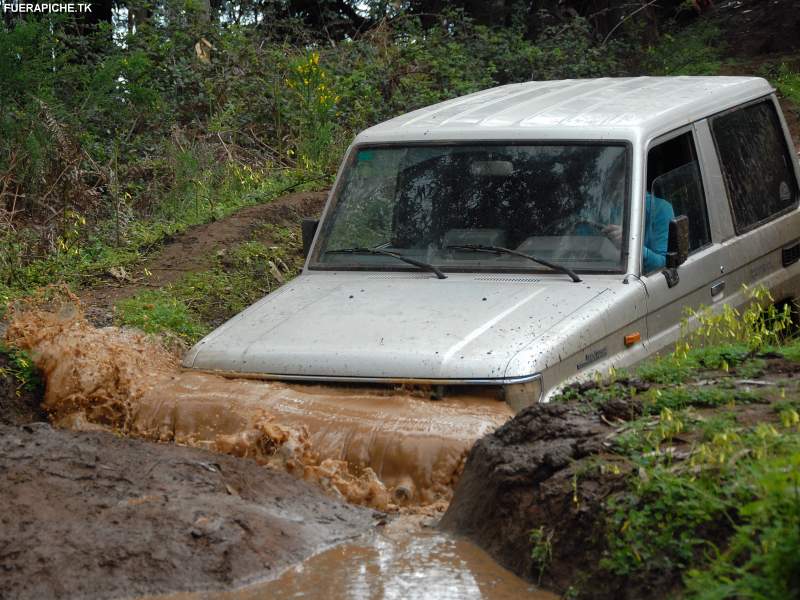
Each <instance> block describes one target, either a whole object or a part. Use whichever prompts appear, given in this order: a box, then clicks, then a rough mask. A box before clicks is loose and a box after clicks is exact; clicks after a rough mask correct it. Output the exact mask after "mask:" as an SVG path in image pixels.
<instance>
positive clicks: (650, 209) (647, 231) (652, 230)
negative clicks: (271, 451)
mask: <svg viewBox="0 0 800 600" xmlns="http://www.w3.org/2000/svg"><path fill="white" fill-rule="evenodd" d="M644 201H645V205H644V248H643V249H642V263H643V268H644V272H645V273H651V272H653V271H657V270H658V269H663V268H664V266H665V265H666V264H667V242H668V241H669V222H670V221H671V220H672V219H673V218H674V217H675V211H674V210H673V208H672V204H670V203H669V202H667V201H666V200H664V199H663V198H659V197H658V196H653V194H651V193H650V192H647V194H646V195H645V200H644ZM601 232H602V234H603V235H604V236H606V237H607V238H608V239H609V240H611V242H612V243H613V244H614V245H615V246H616V247H617V248H619V247H620V245H621V243H622V227H620V226H619V225H606V226H605V227H603V229H602V230H601Z"/></svg>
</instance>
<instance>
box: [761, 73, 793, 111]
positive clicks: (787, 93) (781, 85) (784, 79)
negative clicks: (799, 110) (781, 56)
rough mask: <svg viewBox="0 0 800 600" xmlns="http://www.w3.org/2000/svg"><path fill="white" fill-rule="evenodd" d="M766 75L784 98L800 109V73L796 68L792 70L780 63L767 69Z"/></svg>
mask: <svg viewBox="0 0 800 600" xmlns="http://www.w3.org/2000/svg"><path fill="white" fill-rule="evenodd" d="M764 75H765V76H766V77H767V78H768V79H769V80H770V81H771V82H772V84H773V85H774V86H775V87H776V88H777V89H778V92H780V94H781V95H782V96H783V97H784V98H787V99H788V100H790V101H791V102H792V103H793V104H794V105H795V106H797V107H800V71H798V70H797V68H796V67H795V68H792V67H790V66H789V65H788V64H786V63H780V64H779V65H776V66H771V67H769V68H767V70H766V73H764Z"/></svg>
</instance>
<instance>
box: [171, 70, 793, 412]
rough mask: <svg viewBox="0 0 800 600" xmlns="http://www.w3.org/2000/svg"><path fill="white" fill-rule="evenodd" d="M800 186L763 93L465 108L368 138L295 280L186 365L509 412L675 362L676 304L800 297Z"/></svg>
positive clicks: (689, 84)
mask: <svg viewBox="0 0 800 600" xmlns="http://www.w3.org/2000/svg"><path fill="white" fill-rule="evenodd" d="M799 180H800V169H798V164H797V156H796V154H795V152H794V150H793V147H792V144H791V139H790V136H789V133H788V130H787V128H786V123H785V122H784V120H783V117H782V115H781V111H780V107H779V105H778V102H777V100H776V98H775V94H774V90H773V89H772V88H771V87H770V86H769V84H768V83H767V82H766V81H764V80H763V79H760V78H751V77H668V78H650V77H642V78H631V79H595V80H583V81H581V80H568V81H548V82H531V83H522V84H515V85H508V86H503V87H499V88H494V89H490V90H486V91H483V92H479V93H476V94H472V95H469V96H465V97H463V98H457V99H455V100H451V101H448V102H444V103H441V104H437V105H435V106H431V107H428V108H424V109H421V110H418V111H415V112H412V113H409V114H406V115H403V116H400V117H397V118H395V119H392V120H390V121H387V122H385V123H382V124H380V125H377V126H375V127H372V128H370V129H368V130H366V131H364V132H362V133H361V134H360V135H358V137H357V138H356V139H355V141H354V143H353V144H352V146H351V147H350V149H349V150H348V152H347V155H346V158H345V160H344V163H343V165H342V168H341V170H340V172H339V175H338V178H337V180H336V184H335V187H334V189H333V191H332V193H331V195H330V198H329V201H328V204H327V206H326V209H325V212H324V214H323V217H322V220H321V222H320V224H319V227H318V228H317V227H316V223H306V224H305V227H304V229H305V233H306V235H307V239H306V242H307V245H308V247H309V256H308V260H307V263H306V266H305V269H304V271H303V273H302V274H301V275H300V276H299V277H297V278H296V279H295V280H294V281H292V282H290V283H288V284H287V285H285V286H284V287H283V288H281V289H280V290H278V291H277V292H276V293H273V294H271V295H269V296H267V297H266V298H264V299H263V300H261V301H259V302H258V303H256V304H255V305H253V306H252V307H250V308H249V309H247V310H246V311H244V312H243V313H241V314H240V315H238V316H236V317H235V318H233V319H232V320H231V321H229V322H228V323H226V324H225V325H223V326H222V327H220V328H219V329H217V330H216V331H214V332H213V333H211V334H210V335H209V336H208V337H206V338H205V339H204V340H202V341H201V342H200V343H199V344H197V346H196V347H195V348H194V349H193V350H192V351H191V352H190V353H189V355H188V356H187V358H186V363H185V364H186V366H188V367H193V368H197V369H203V370H209V371H217V372H220V371H221V372H225V373H231V374H246V375H248V376H251V377H252V376H256V377H263V378H274V379H284V380H301V381H316V382H319V381H325V382H331V383H335V382H369V383H375V384H384V383H392V384H394V383H397V382H402V383H414V384H425V385H431V386H436V388H435V389H436V390H438V391H439V393H447V389H448V386H463V385H470V386H490V387H491V388H492V389H495V390H498V392H500V393H503V394H504V397H505V398H506V400H507V401H508V402H509V403H510V404H511V405H512V406H513V407H514V408H515V409H519V408H521V407H523V406H525V405H527V404H530V403H531V402H535V401H537V400H540V399H543V398H546V397H547V396H548V394H549V393H551V392H552V391H553V390H554V389H556V388H557V387H558V386H560V385H562V384H563V383H564V382H567V381H570V380H573V379H576V378H580V377H583V376H585V375H587V374H590V373H592V372H595V371H597V370H603V371H605V370H607V369H608V368H609V367H611V366H615V367H621V366H628V365H632V364H634V363H636V362H638V361H640V360H642V359H643V358H644V357H646V356H648V355H650V354H652V353H654V352H657V351H659V350H662V349H664V348H667V347H669V346H670V345H671V344H673V343H674V342H675V340H676V339H677V337H678V335H679V322H680V320H681V318H682V316H683V314H684V309H685V308H686V307H687V306H692V307H698V306H699V305H701V304H705V305H711V306H719V305H721V304H722V303H730V304H733V305H740V304H742V303H744V302H745V300H746V298H745V297H744V296H743V293H742V291H741V288H742V284H743V283H747V284H763V285H764V286H766V287H767V288H769V289H770V290H771V291H772V293H773V295H774V297H775V298H776V299H779V300H780V299H786V298H794V297H795V296H797V295H798V290H800V263H798V257H799V255H800V246H798V238H799V237H800V211H798V199H799V198H800V195H799V193H798V189H799V187H800V186H799V185H798V181H799ZM315 229H316V233H315V234H314V230H315ZM311 235H313V243H312V242H311ZM439 386H441V387H439Z"/></svg>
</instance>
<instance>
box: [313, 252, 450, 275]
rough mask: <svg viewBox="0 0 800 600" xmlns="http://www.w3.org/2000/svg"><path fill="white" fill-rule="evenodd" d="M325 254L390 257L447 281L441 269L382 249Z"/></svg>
mask: <svg viewBox="0 0 800 600" xmlns="http://www.w3.org/2000/svg"><path fill="white" fill-rule="evenodd" d="M325 254H379V255H381V256H391V257H392V258H396V259H397V260H402V261H403V262H405V263H408V264H410V265H414V266H415V267H418V268H420V269H422V270H423V271H430V272H431V273H435V274H436V277H438V278H439V279H447V275H445V274H444V273H442V271H441V269H439V268H438V267H435V266H433V265H431V264H429V263H426V262H422V261H421V260H416V259H414V258H409V257H408V256H404V255H403V254H399V253H397V252H389V251H388V250H383V249H382V248H358V247H357V248H337V249H335V250H327V251H325Z"/></svg>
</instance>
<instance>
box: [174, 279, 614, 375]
mask: <svg viewBox="0 0 800 600" xmlns="http://www.w3.org/2000/svg"><path fill="white" fill-rule="evenodd" d="M607 291H608V290H607V288H606V287H605V286H604V285H598V284H588V283H586V282H581V283H574V282H572V281H570V280H569V279H568V278H566V277H564V278H563V280H562V279H561V276H559V275H553V276H549V275H548V276H542V277H538V278H537V277H533V276H514V275H509V276H500V275H491V276H488V275H487V276H480V275H473V274H470V275H450V276H449V277H448V278H447V279H444V280H439V279H436V278H434V277H432V276H430V275H429V274H404V273H389V274H374V273H373V274H358V273H355V274H353V273H340V272H335V273H312V274H303V275H301V276H300V277H298V278H297V279H295V280H294V281H292V282H290V283H288V284H286V285H285V286H284V287H283V288H281V289H280V290H278V291H277V292H275V293H273V294H270V295H269V296H267V297H265V298H264V299H262V300H261V301H259V302H257V303H256V304H254V305H253V306H251V307H250V308H248V309H247V310H245V311H244V312H242V313H240V314H239V315H237V316H236V317H234V318H233V319H231V320H230V321H228V322H227V323H225V324H224V325H222V326H221V327H219V328H218V329H217V330H215V331H214V332H212V333H211V334H210V335H208V336H207V337H206V338H204V339H203V340H201V341H200V342H199V343H198V344H197V345H196V346H195V347H194V348H193V349H192V350H191V351H190V352H189V353H188V354H187V356H186V359H185V360H184V366H186V367H192V368H196V369H202V370H211V371H223V372H232V373H243V374H253V375H262V376H266V377H280V376H299V377H308V378H367V379H379V378H380V379H384V378H388V379H503V378H512V377H524V376H526V375H530V374H532V373H510V372H507V367H508V365H509V362H510V361H511V359H512V358H513V357H514V355H515V354H517V353H518V352H519V351H520V350H521V349H522V348H525V347H527V346H529V345H530V344H531V342H533V341H534V340H536V338H537V337H538V336H540V335H542V334H543V333H545V332H546V331H548V330H549V329H550V328H552V327H553V326H555V325H556V324H557V323H559V322H560V321H562V320H563V319H566V318H569V317H570V315H573V314H574V313H575V312H576V311H578V310H580V309H581V307H583V306H584V305H586V304H587V303H589V302H591V301H592V300H594V299H595V298H597V297H598V296H599V295H601V294H603V293H605V292H607Z"/></svg>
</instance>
